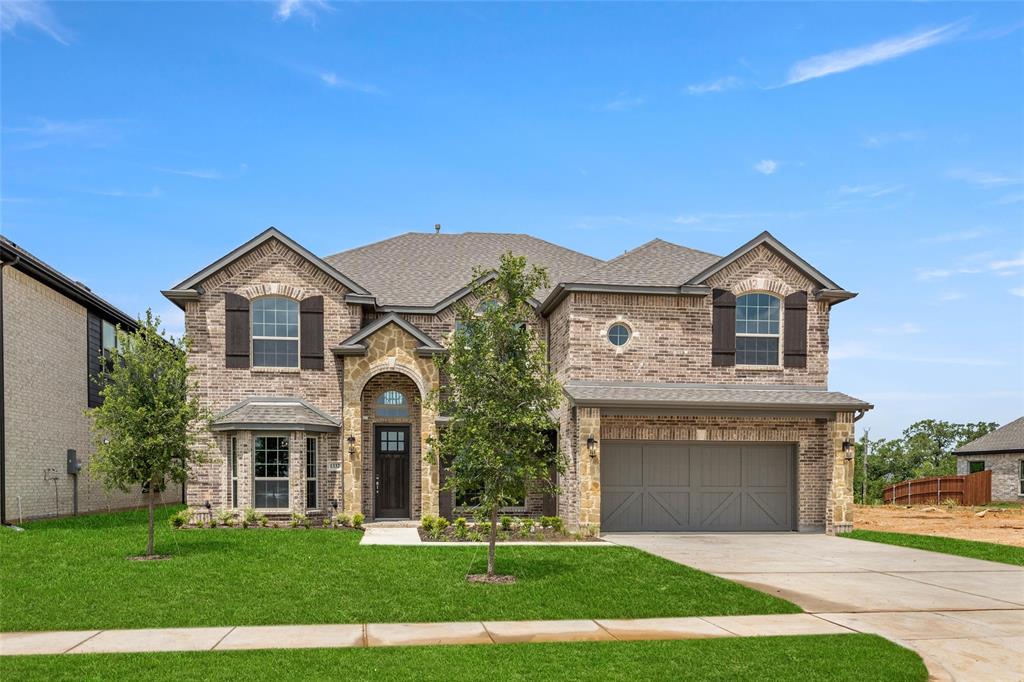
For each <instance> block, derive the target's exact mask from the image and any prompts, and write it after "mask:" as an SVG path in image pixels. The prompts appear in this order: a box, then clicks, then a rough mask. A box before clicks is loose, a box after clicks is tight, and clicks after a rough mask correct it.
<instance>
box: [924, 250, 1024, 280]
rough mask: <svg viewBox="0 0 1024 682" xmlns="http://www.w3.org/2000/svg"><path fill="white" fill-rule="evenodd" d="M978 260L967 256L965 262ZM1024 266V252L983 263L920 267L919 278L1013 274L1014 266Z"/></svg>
mask: <svg viewBox="0 0 1024 682" xmlns="http://www.w3.org/2000/svg"><path fill="white" fill-rule="evenodd" d="M972 260H976V259H974V258H971V257H969V258H965V259H964V261H965V262H969V261H972ZM1021 266H1024V252H1021V253H1019V254H1018V255H1016V256H1011V257H1010V258H1000V259H997V260H989V261H988V262H987V263H983V264H981V265H962V266H959V267H953V268H918V269H917V279H919V280H923V281H927V280H932V279H945V278H947V277H952V276H953V275H977V274H979V273H986V272H987V273H994V274H997V275H1003V274H1012V268H1019V267H1021Z"/></svg>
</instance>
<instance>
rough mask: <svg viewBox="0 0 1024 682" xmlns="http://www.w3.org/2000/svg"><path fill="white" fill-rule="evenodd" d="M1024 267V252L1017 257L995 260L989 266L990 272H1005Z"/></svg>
mask: <svg viewBox="0 0 1024 682" xmlns="http://www.w3.org/2000/svg"><path fill="white" fill-rule="evenodd" d="M1022 265H1024V252H1022V253H1020V254H1018V255H1017V256H1015V257H1011V258H1009V259H1002V260H994V261H992V262H991V263H989V264H988V267H989V269H990V270H1005V269H1007V268H1019V267H1020V266H1022Z"/></svg>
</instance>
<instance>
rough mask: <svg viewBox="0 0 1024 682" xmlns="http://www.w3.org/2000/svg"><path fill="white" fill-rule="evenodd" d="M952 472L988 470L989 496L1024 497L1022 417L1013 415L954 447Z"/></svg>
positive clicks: (1003, 499) (1011, 499)
mask: <svg viewBox="0 0 1024 682" xmlns="http://www.w3.org/2000/svg"><path fill="white" fill-rule="evenodd" d="M955 454H956V472H957V473H958V474H973V473H975V472H978V471H985V470H986V469H988V470H991V471H992V499H993V501H996V502H1020V501H1022V500H1024V417H1020V418H1019V419H1014V420H1013V421H1012V422H1010V423H1009V424H1006V425H1005V426H1002V427H1000V428H998V429H996V430H995V431H992V432H991V433H987V434H985V435H984V436H982V437H981V438H979V439H977V440H972V441H971V442H970V443H967V444H966V445H964V446H963V447H961V448H960V449H959V450H957V451H956V453H955Z"/></svg>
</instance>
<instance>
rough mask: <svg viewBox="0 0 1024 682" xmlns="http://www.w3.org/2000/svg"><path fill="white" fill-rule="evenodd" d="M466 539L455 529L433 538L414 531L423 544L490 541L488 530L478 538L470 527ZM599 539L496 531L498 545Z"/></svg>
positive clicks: (596, 539) (539, 531)
mask: <svg viewBox="0 0 1024 682" xmlns="http://www.w3.org/2000/svg"><path fill="white" fill-rule="evenodd" d="M470 528H471V530H470V531H469V534H468V535H467V536H466V537H457V536H456V535H455V528H454V527H451V526H450V527H448V528H446V529H445V530H444V531H443V532H442V534H441V535H440V536H437V537H435V536H433V535H431V534H430V533H428V532H427V531H425V530H423V529H422V528H417V529H416V530H417V531H418V532H419V534H420V540H422V541H423V542H487V541H488V540H489V539H490V535H489V531H488V530H481V531H480V536H477V535H476V534H475V533H474V531H473V530H472V527H470ZM600 540H601V538H599V537H586V536H576V535H573V534H571V533H558V532H556V531H554V530H551V529H550V528H544V529H537V530H536V531H534V532H532V533H520V532H516V531H512V532H507V537H503V536H502V531H498V544H499V545H500V544H501V543H503V542H599V541H600Z"/></svg>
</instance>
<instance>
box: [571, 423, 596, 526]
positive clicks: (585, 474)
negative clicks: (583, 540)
mask: <svg viewBox="0 0 1024 682" xmlns="http://www.w3.org/2000/svg"><path fill="white" fill-rule="evenodd" d="M576 419H577V434H578V441H577V445H576V453H577V457H578V462H577V466H578V470H579V489H580V493H579V494H580V512H579V519H578V524H577V525H578V527H581V528H582V527H586V526H600V525H601V408H598V407H580V408H578V409H577V411H576ZM591 436H593V438H594V441H595V443H594V448H593V450H591V449H590V448H588V447H587V439H588V438H589V437H591Z"/></svg>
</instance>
